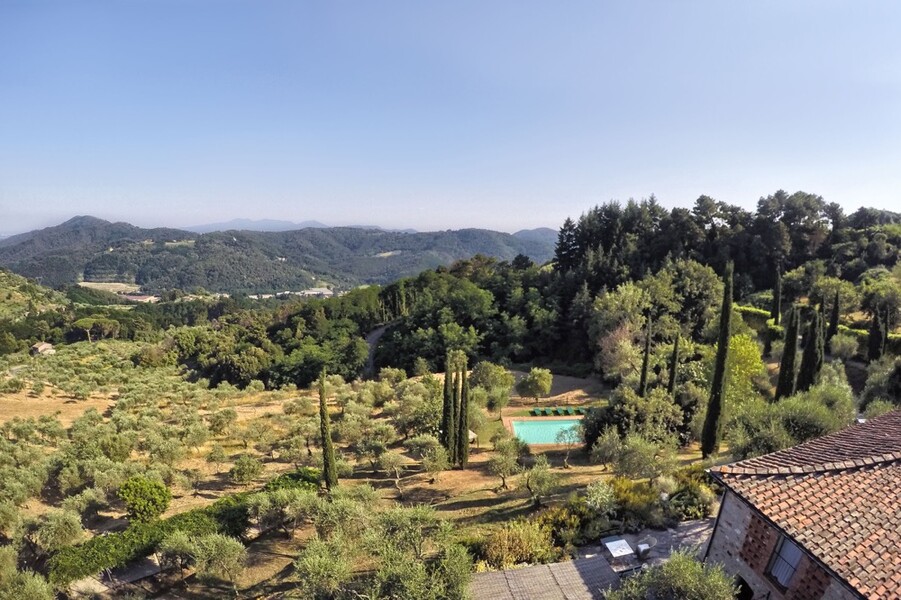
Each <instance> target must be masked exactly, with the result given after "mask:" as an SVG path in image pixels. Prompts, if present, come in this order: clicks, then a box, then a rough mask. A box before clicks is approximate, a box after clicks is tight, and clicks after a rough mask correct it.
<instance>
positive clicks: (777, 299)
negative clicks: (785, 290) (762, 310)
mask: <svg viewBox="0 0 901 600" xmlns="http://www.w3.org/2000/svg"><path fill="white" fill-rule="evenodd" d="M770 317H772V319H773V323H775V324H776V325H778V324H779V320H780V319H781V318H782V273H781V269H779V268H778V267H777V268H776V285H775V286H774V287H773V308H772V309H771V310H770Z"/></svg>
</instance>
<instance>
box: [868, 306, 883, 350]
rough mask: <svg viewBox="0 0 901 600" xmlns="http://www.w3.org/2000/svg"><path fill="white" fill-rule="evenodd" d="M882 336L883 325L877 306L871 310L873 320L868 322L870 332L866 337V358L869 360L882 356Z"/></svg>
mask: <svg viewBox="0 0 901 600" xmlns="http://www.w3.org/2000/svg"><path fill="white" fill-rule="evenodd" d="M884 336H885V326H884V325H883V324H882V316H881V315H880V314H879V309H878V308H877V309H876V310H874V311H873V321H872V323H871V324H870V334H869V336H868V339H867V342H868V346H869V351H868V352H867V358H868V359H869V360H870V362H873V361H874V360H879V359H880V358H882V350H883V348H884V347H885V343H884V341H883V340H884Z"/></svg>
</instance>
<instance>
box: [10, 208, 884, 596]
mask: <svg viewBox="0 0 901 600" xmlns="http://www.w3.org/2000/svg"><path fill="white" fill-rule="evenodd" d="M898 221H899V217H898V215H895V214H892V213H887V212H879V211H868V210H864V209H862V210H859V211H857V212H855V213H853V214H852V215H849V216H846V215H844V214H843V212H842V211H841V210H840V208H838V207H837V206H835V205H828V204H826V203H825V202H824V201H823V200H822V198H819V197H818V196H815V195H811V194H806V193H803V192H799V193H795V194H791V195H789V194H786V193H784V192H777V193H775V194H773V195H771V196H768V197H766V198H762V199H761V200H760V203H759V205H758V208H757V210H756V211H755V212H749V211H745V210H743V209H741V208H738V207H734V206H730V205H727V204H724V203H721V202H716V201H714V200H712V199H710V198H707V197H701V198H700V199H699V200H698V202H697V203H696V205H695V206H694V208H693V209H691V210H687V209H674V210H672V211H666V210H664V209H662V208H661V207H660V206H659V205H658V204H657V203H656V202H655V201H654V200H653V199H650V200H645V201H641V202H631V201H630V202H628V203H625V204H618V203H609V204H605V205H602V206H598V207H595V208H593V209H591V210H590V211H588V212H587V213H585V214H584V215H582V216H581V217H580V218H579V219H578V220H575V221H573V220H567V222H566V223H564V225H563V226H562V228H561V230H560V231H559V233H558V240H557V244H556V249H555V253H554V257H553V260H552V261H550V262H548V263H544V264H536V263H534V262H533V261H531V260H529V259H528V258H527V257H525V256H516V257H515V258H513V260H510V261H502V260H498V259H496V258H492V257H488V256H484V255H476V256H473V257H471V258H468V259H465V260H458V261H456V262H454V263H452V264H451V265H450V266H440V267H436V268H433V269H429V270H425V271H423V272H421V273H419V274H418V275H416V276H413V277H407V278H402V279H399V280H397V281H394V282H393V283H391V284H388V285H385V286H376V285H373V286H369V287H365V288H360V289H355V290H352V291H350V292H349V293H347V294H346V295H343V296H340V297H335V298H329V299H304V298H291V299H271V300H265V301H251V300H250V299H248V298H240V297H239V298H217V299H214V298H210V297H206V298H198V297H192V296H180V295H179V294H178V293H171V294H167V295H166V296H165V297H164V300H163V301H161V302H160V303H158V304H152V305H151V304H139V305H120V304H115V302H117V301H118V299H117V298H115V297H113V296H110V295H108V294H103V293H98V292H96V291H94V290H81V289H77V288H76V289H68V290H67V291H66V293H67V296H66V298H65V301H63V302H60V303H59V304H58V305H56V306H48V307H47V309H46V310H43V311H42V312H39V311H37V310H31V309H28V310H27V311H26V312H25V313H23V314H19V316H14V317H11V318H6V319H0V423H2V424H0V478H2V481H4V483H5V484H6V485H4V486H0V570H2V573H0V596H4V594H18V596H11V597H28V598H35V599H36V600H50V599H51V598H53V597H54V596H55V595H57V594H59V593H64V592H65V591H66V590H68V588H69V586H71V585H74V584H76V582H78V581H79V580H82V579H83V578H86V577H92V576H97V575H98V574H100V573H101V572H104V571H107V570H109V569H114V568H117V567H123V566H128V565H131V564H133V563H134V562H135V561H137V560H138V559H141V558H143V557H146V556H149V555H151V554H154V555H156V556H158V557H160V559H161V567H162V571H161V572H160V573H159V574H156V575H154V576H152V577H149V578H147V579H145V580H143V581H142V582H141V583H140V585H141V586H142V588H143V590H144V591H148V590H149V592H150V594H151V595H152V596H159V595H162V594H165V595H166V597H173V598H199V597H221V596H223V594H236V593H240V594H242V595H243V596H245V597H254V598H277V597H286V595H287V597H290V594H292V593H296V594H300V596H299V597H304V598H327V599H330V600H336V599H337V600H350V599H352V598H360V597H367V598H374V599H375V598H378V599H385V600H387V599H391V600H423V599H426V600H462V599H463V598H465V596H466V585H467V580H468V578H469V574H470V573H471V572H472V571H473V570H478V569H498V568H505V567H509V566H514V565H521V564H526V563H537V562H547V561H554V560H559V559H562V558H565V557H572V556H574V555H576V554H577V553H578V552H579V550H578V546H580V545H583V544H588V543H595V542H596V541H597V539H599V538H601V537H604V536H606V535H613V534H622V533H623V532H635V533H636V534H637V535H654V532H653V531H652V530H654V529H663V528H674V527H676V526H677V525H678V524H679V523H680V522H681V521H686V520H697V519H704V518H707V517H709V516H710V515H711V514H713V513H714V512H715V510H716V504H717V495H716V492H715V489H716V488H715V486H711V485H710V481H709V480H708V478H707V475H706V474H705V471H704V469H705V468H706V467H708V466H709V465H710V464H712V463H714V462H726V461H729V460H733V459H743V458H747V457H751V456H758V455H761V454H764V453H767V452H771V451H774V450H778V449H781V448H785V447H787V446H790V445H793V444H797V443H801V442H804V441H807V440H810V439H814V438H816V437H818V436H822V435H825V434H827V433H830V432H833V431H836V430H838V429H840V428H842V427H845V426H847V425H848V424H850V423H852V422H853V421H854V420H855V418H856V417H858V416H859V415H861V414H862V415H865V416H867V417H872V416H875V415H878V414H880V413H883V412H886V411H890V410H895V409H898V408H899V407H901V359H899V358H898V356H899V354H901V336H899V335H898V334H897V333H896V332H897V330H898V324H899V321H901V265H899V258H901V225H899V224H898ZM101 229H102V227H101ZM333 233H334V232H333ZM339 233H340V232H339ZM463 233H465V232H463ZM85 235H87V234H85ZM87 237H90V236H89V235H88V236H87ZM232 237H234V239H235V240H238V239H242V240H247V239H250V236H247V237H245V235H244V234H240V237H239V235H234V236H231V235H229V237H228V239H229V240H231V239H232ZM339 237H340V236H339ZM264 238H265V236H264ZM206 239H207V236H203V238H190V239H182V240H175V241H173V240H169V241H165V240H160V241H159V242H153V241H151V242H148V245H157V246H159V247H161V248H163V249H165V248H169V249H187V250H185V251H188V250H191V249H194V248H196V247H197V246H198V245H201V242H203V243H206ZM211 239H219V238H211ZM265 239H269V238H265ZM328 239H331V240H333V242H334V239H335V237H334V235H333V236H332V237H331V238H328ZM355 239H357V240H359V239H362V238H355ZM19 243H29V242H28V241H27V240H25V241H24V242H22V241H20V242H19ZM128 243H129V244H131V243H135V242H128ZM231 243H236V242H234V241H233V242H231ZM322 243H323V244H325V243H326V238H323V242H322ZM334 243H338V242H334ZM255 247H258V246H255ZM342 247H343V246H342ZM173 251H174V250H173ZM179 251H181V250H179ZM160 252H167V250H160ZM386 252H388V251H386ZM391 252H393V251H391ZM163 276H166V277H178V276H179V274H178V273H177V272H166V273H162V274H161V277H163ZM10 281H13V282H14V283H15V285H16V286H18V287H17V289H19V288H22V289H26V290H29V292H28V293H29V294H30V297H34V298H41V297H46V298H54V297H56V295H55V294H54V293H53V292H50V291H49V290H46V289H44V288H41V287H39V286H36V285H33V284H28V283H27V282H25V284H23V282H22V280H21V279H20V278H16V277H11V279H10ZM26 284H27V285H26ZM23 285H24V287H23ZM29 286H30V287H29ZM14 295H15V294H14ZM60 298H62V296H60ZM373 332H378V333H380V334H382V335H380V336H379V335H373ZM367 337H368V338H369V341H370V343H367ZM35 341H52V342H54V343H55V344H57V348H56V350H57V351H56V353H55V354H53V355H40V356H34V357H32V356H29V354H28V352H27V348H28V346H29V345H30V344H32V343H34V342H35ZM370 344H371V345H370ZM373 346H374V348H373ZM852 374H853V377H852V376H851V375H852ZM852 380H853V385H852ZM539 411H540V414H542V415H543V416H551V415H557V416H560V417H563V416H566V417H567V420H569V418H570V417H571V418H572V419H581V420H580V421H579V423H578V425H575V426H570V425H566V426H561V427H562V428H561V429H560V430H559V431H557V432H555V433H554V438H553V439H554V442H555V443H554V444H549V445H545V444H534V445H531V446H530V445H528V444H526V443H525V442H524V441H523V440H520V439H519V438H517V437H514V435H513V424H512V420H513V419H514V418H516V419H521V418H526V417H528V416H530V415H533V414H537V413H538V412H539ZM583 415H584V416H583ZM558 422H560V423H562V422H565V421H558ZM469 432H472V433H473V434H474V435H473V436H470V435H469ZM520 433H521V432H520ZM470 440H472V442H473V443H468V442H470ZM676 560H677V562H676V563H674V564H676V565H677V566H678V564H680V563H679V562H678V561H680V560H681V559H679V558H678V557H677V559H676ZM10 590H11V591H10ZM125 591H126V590H124V589H119V590H117V591H116V593H118V594H124V593H125ZM4 597H5V596H4ZM717 597H722V596H721V595H718V596H717Z"/></svg>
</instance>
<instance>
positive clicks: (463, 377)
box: [457, 365, 469, 468]
mask: <svg viewBox="0 0 901 600" xmlns="http://www.w3.org/2000/svg"><path fill="white" fill-rule="evenodd" d="M457 462H458V463H459V464H460V466H461V467H464V468H465V467H466V463H468V462H469V378H468V375H467V373H466V365H463V368H462V369H461V372H460V418H459V419H458V426H457Z"/></svg>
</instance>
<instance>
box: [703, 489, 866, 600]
mask: <svg viewBox="0 0 901 600" xmlns="http://www.w3.org/2000/svg"><path fill="white" fill-rule="evenodd" d="M778 542H779V532H778V531H777V530H776V529H774V528H773V527H771V526H770V525H769V524H768V523H767V522H766V521H764V520H763V519H762V518H761V517H760V516H758V515H757V514H756V513H755V512H754V511H753V510H751V508H750V507H749V506H748V505H747V504H745V503H744V502H742V501H741V500H739V499H738V497H736V496H735V494H733V493H732V492H731V491H729V490H726V494H725V496H724V497H723V505H722V509H721V510H720V515H719V520H718V521H717V525H716V530H715V531H714V532H713V537H712V538H711V540H710V549H709V551H708V554H707V560H708V561H710V562H716V563H720V564H722V565H723V567H724V568H725V569H726V572H727V573H730V574H732V575H736V576H738V577H741V578H742V579H744V580H745V582H747V584H748V585H749V586H751V589H753V590H754V598H755V599H756V598H769V599H770V600H851V599H852V598H856V596H854V595H853V594H851V593H850V592H848V590H847V589H846V588H845V587H844V586H842V585H841V584H839V583H838V582H837V581H835V580H834V579H833V578H832V576H831V575H830V574H829V573H827V572H826V571H825V570H823V569H822V568H821V567H820V566H819V565H818V564H817V563H815V562H813V561H811V560H810V559H808V558H807V555H804V556H803V557H802V558H801V563H800V564H799V565H798V571H797V572H796V573H795V576H794V577H793V578H792V580H791V583H790V585H789V588H788V589H787V590H782V589H780V588H779V586H777V585H776V584H775V583H774V582H773V581H772V580H771V579H770V578H769V577H768V576H767V575H766V574H765V573H766V569H767V567H768V566H769V563H770V557H771V556H772V554H773V550H774V549H775V547H776V544H777V543H778ZM767 594H769V596H767Z"/></svg>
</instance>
